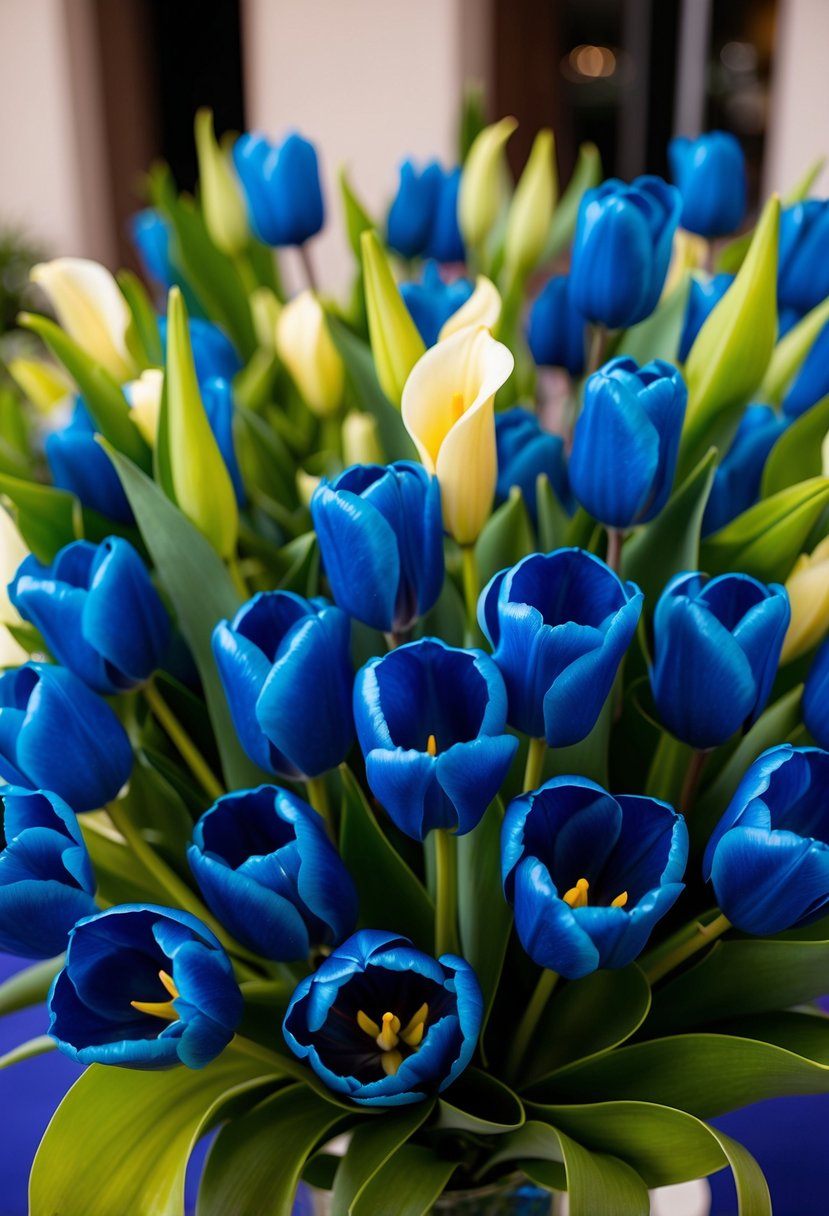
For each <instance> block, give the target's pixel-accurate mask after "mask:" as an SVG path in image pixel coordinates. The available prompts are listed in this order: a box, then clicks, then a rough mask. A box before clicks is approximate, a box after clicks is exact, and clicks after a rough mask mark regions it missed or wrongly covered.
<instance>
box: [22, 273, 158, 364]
mask: <svg viewBox="0 0 829 1216" xmlns="http://www.w3.org/2000/svg"><path fill="white" fill-rule="evenodd" d="M31 277H32V281H33V282H35V283H37V285H38V286H39V287H42V288H43V290H44V291H45V292H46V295H47V296H48V297H49V302H50V304H51V305H52V307H53V308H54V310H55V312H56V313H57V314H58V320H59V321H60V323H61V325H62V326H63V328H64V329H65V330H66V332H67V334H68V335H69V337H70V338H72V339H73V341H75V342H77V344H78V346H80V347H81V348H82V349H83V350H84V351H86V353H87V354H88V355H89V356H90V357H91V358H92V359H94V360H95V362H96V363H100V364H101V366H102V367H105V368H106V370H107V371H108V372H109V374H110V375H111V376H113V377H114V378H115V379H116V380H117V381H118V382H119V384H120V383H122V382H123V381H124V380H131V379H132V378H133V376H134V375H135V374H136V372H137V371H138V369H137V367H136V365H135V361H134V359H133V357H132V355H131V354H130V352H129V349H128V347H127V330H128V329H129V326H130V321H131V315H130V310H129V308H128V307H127V302H126V300H125V299H124V297H123V296H122V294H121V291H120V288H119V287H118V284H117V283H116V282H115V279H114V278H113V277H112V275H111V274H110V272H109V271H108V270H107V269H106V267H105V266H101V265H100V264H99V263H98V262H92V261H89V260H88V259H87V258H55V259H54V261H51V262H41V263H39V264H38V265H37V266H34V267H33V268H32V272H31Z"/></svg>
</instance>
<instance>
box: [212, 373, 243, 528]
mask: <svg viewBox="0 0 829 1216" xmlns="http://www.w3.org/2000/svg"><path fill="white" fill-rule="evenodd" d="M201 398H202V403H203V405H204V412H205V413H206V414H207V421H208V422H209V423H210V429H211V431H212V432H213V437H214V439H215V440H216V443H217V445H218V448H219V451H220V452H221V454H222V459H223V460H224V462H225V465H226V466H227V471H228V473H229V474H230V480H231V481H232V482H233V491H234V493H235V495H236V501H237V503H238V504H239V506H240V507H243V506H244V505H245V500H246V498H247V494H246V492H245V483H244V481H243V480H242V471H241V469H240V468H239V461H238V459H237V456H236V443H235V441H234V438H233V417H234V414H235V410H236V406H235V402H234V399H233V388H232V387H231V384H230V381H229V380H224V379H222V378H221V377H220V376H211V377H210V378H209V379H207V380H204V381H203V382H202V384H201Z"/></svg>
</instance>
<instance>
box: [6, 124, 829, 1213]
mask: <svg viewBox="0 0 829 1216" xmlns="http://www.w3.org/2000/svg"><path fill="white" fill-rule="evenodd" d="M514 126H515V123H514V122H513V121H512V120H511V119H504V120H502V121H500V122H497V123H495V124H494V125H491V126H482V125H481V123H480V122H478V123H477V124H476V123H475V122H474V121H472V116H471V112H470V116H469V121H467V122H466V123H465V124H464V130H465V132H466V137H465V142H464V147H463V148H462V155H461V162H462V163H461V167H457V168H453V169H451V170H449V171H447V170H445V169H444V168H443V167H441V166H440V165H439V164H437V163H431V164H428V165H426V166H422V167H421V166H416V165H414V164H412V163H411V162H409V161H407V162H405V163H404V164H403V166H402V169H401V171H400V184H399V188H398V190H397V193H396V195H395V197H394V199H393V201H392V203H391V207H390V210H389V212H388V214H387V216H385V217H373V216H370V215H369V214H368V212H367V210H366V208H365V206H364V205H363V204H362V203H361V201H360V199H359V197H358V195H357V193H355V190H354V187H353V186H352V184H351V181H350V180H349V177H348V176H347V175H346V174H345V173H343V174H342V175H341V176H340V198H339V204H340V206H339V208H338V210H339V211H340V214H341V216H342V217H343V218H344V222H345V228H346V231H347V234H348V239H349V241H350V243H351V246H352V249H353V251H354V257H355V278H354V287H353V291H352V293H351V295H350V298H349V300H348V302H347V303H342V302H337V301H335V300H333V299H331V298H329V297H328V296H327V295H326V294H325V293H324V292H323V291H322V290H321V289H320V288H319V287H318V286H317V283H316V280H315V271H314V266H313V237H314V236H315V234H316V233H317V232H318V231H319V230H320V228H321V227H322V224H323V218H324V204H323V197H322V192H321V188H320V178H319V172H318V163H317V155H316V151H315V149H314V147H313V145H312V144H310V143H309V142H307V141H306V140H305V139H304V138H302V137H300V136H299V135H296V134H291V135H289V136H288V137H287V138H286V139H285V140H284V142H282V143H281V144H278V145H272V144H271V143H269V142H268V140H267V139H266V138H265V137H264V136H262V135H255V134H254V135H250V134H248V135H243V136H241V137H240V138H239V139H238V140H236V141H235V143H232V146H228V145H227V144H226V143H222V144H219V143H218V142H217V140H216V138H215V136H214V131H213V124H212V118H211V116H210V114H209V113H206V112H205V113H200V114H199V115H198V117H197V121H196V142H197V148H198V154H199V162H200V180H201V185H200V190H199V194H198V197H197V198H196V199H194V198H190V197H187V196H183V195H180V194H178V193H177V191H176V189H175V186H174V183H173V181H172V180H171V177H170V174H169V172H168V171H167V170H165V169H164V168H163V167H157V168H155V169H154V170H153V171H152V172H151V174H150V176H149V178H148V191H149V197H150V201H151V204H152V205H151V206H150V207H149V208H148V209H147V210H145V211H143V212H141V213H140V214H139V215H138V216H137V217H136V218H135V221H134V236H135V240H136V244H137V247H138V249H139V251H140V253H141V255H142V258H143V262H144V264H145V267H146V285H145V284H144V283H143V282H142V281H141V280H140V279H139V278H138V277H137V276H136V275H134V274H132V273H129V272H124V273H121V274H119V275H117V276H116V277H112V276H111V275H110V273H109V272H108V271H107V270H106V269H104V268H103V267H102V266H99V265H96V264H94V263H91V262H88V261H83V260H79V259H71V258H62V259H58V260H56V261H52V262H47V263H44V264H41V265H39V266H37V267H36V268H35V269H34V270H33V272H32V279H33V280H34V282H35V283H36V284H37V285H39V287H40V288H41V289H42V292H43V296H44V297H45V302H46V303H48V305H49V306H50V308H51V310H52V311H53V313H54V315H55V316H56V318H57V320H55V319H53V318H52V317H50V316H48V315H46V313H45V312H40V313H35V312H31V313H28V314H25V315H23V316H22V317H21V319H20V323H21V325H22V326H23V327H24V328H25V329H27V330H29V331H30V332H31V334H32V335H34V336H35V337H36V338H37V339H39V340H40V343H41V345H40V347H39V348H38V350H36V351H29V352H23V353H19V354H18V355H17V356H16V357H15V358H13V359H11V360H10V363H9V372H10V374H11V377H12V379H13V381H14V384H15V385H16V386H18V388H19V391H17V390H12V389H10V388H8V387H7V388H6V389H5V390H4V393H3V397H2V445H1V446H0V494H2V496H3V502H4V505H5V509H0V526H1V527H2V531H3V548H2V557H3V562H4V566H5V573H4V578H3V582H4V584H5V583H8V597H7V598H5V601H4V609H3V616H2V635H1V636H2V646H3V666H4V671H3V673H2V675H0V774H1V775H2V777H3V779H4V781H5V783H6V784H5V785H4V786H3V787H2V789H0V806H2V821H1V822H2V835H0V843H2V853H1V854H0V946H1V947H2V948H3V949H4V950H7V951H12V952H14V953H16V954H19V955H21V956H23V957H25V958H28V959H30V960H34V961H33V962H32V963H31V965H30V966H29V967H28V968H27V969H26V970H24V971H23V972H21V973H20V974H19V975H17V976H16V977H15V978H14V979H13V980H11V981H9V982H7V983H6V984H5V985H4V986H3V987H2V988H0V1010H2V1012H9V1011H11V1010H13V1009H16V1008H20V1007H21V1006H23V1005H26V1004H34V1003H36V1002H38V1001H41V1000H43V999H44V998H45V997H47V994H48V998H47V1003H48V1012H49V1022H48V1026H47V1025H44V1035H43V1036H42V1037H39V1038H37V1039H35V1040H34V1041H32V1042H29V1043H24V1044H21V1046H20V1047H19V1048H18V1049H16V1050H15V1051H13V1052H11V1054H10V1055H9V1056H7V1057H6V1058H5V1059H4V1060H3V1061H2V1063H3V1065H4V1066H12V1065H14V1063H15V1062H16V1061H19V1060H23V1059H26V1058H28V1057H30V1056H32V1055H34V1054H36V1053H39V1052H43V1051H46V1050H50V1049H52V1048H55V1047H57V1048H58V1049H59V1050H60V1051H62V1052H64V1053H66V1054H67V1055H68V1056H70V1057H71V1058H72V1059H74V1060H76V1061H79V1062H80V1063H82V1064H84V1065H88V1066H89V1067H87V1068H86V1070H85V1071H84V1072H83V1073H82V1075H81V1076H80V1078H79V1079H78V1081H77V1083H76V1084H75V1085H74V1086H73V1088H72V1089H71V1090H70V1092H69V1093H68V1094H67V1096H66V1098H65V1099H64V1101H63V1102H62V1103H61V1105H60V1106H59V1108H58V1109H57V1111H56V1112H55V1113H54V1116H53V1118H52V1120H51V1123H50V1124H49V1127H48V1129H47V1131H46V1133H45V1136H44V1138H43V1141H42V1143H41V1146H40V1149H39V1151H38V1153H37V1157H36V1160H35V1162H34V1167H33V1171H32V1177H31V1212H32V1213H33V1216H51V1214H52V1213H55V1212H60V1213H61V1214H62V1216H112V1214H113V1213H126V1212H129V1213H131V1214H136V1216H141V1214H143V1216H161V1214H170V1216H173V1214H175V1213H181V1212H182V1210H183V1203H184V1199H183V1195H184V1178H185V1171H186V1169H187V1164H188V1159H189V1157H190V1155H191V1152H192V1150H193V1148H194V1146H195V1144H196V1143H197V1141H198V1140H199V1139H201V1138H202V1137H204V1136H205V1135H206V1134H207V1133H208V1132H213V1133H214V1138H213V1140H212V1144H211V1146H210V1149H209V1153H208V1156H207V1158H206V1164H205V1165H204V1168H203V1171H202V1174H201V1178H200V1180H199V1198H198V1212H199V1213H200V1216H227V1214H228V1213H234V1216H260V1214H261V1213H264V1212H269V1213H278V1214H280V1216H282V1214H285V1216H287V1214H288V1213H291V1212H292V1211H297V1212H309V1211H319V1212H322V1211H328V1212H331V1213H334V1214H338V1216H345V1214H346V1213H350V1214H352V1216H373V1214H378V1216H382V1214H385V1213H392V1212H393V1213H395V1214H398V1216H421V1214H423V1213H427V1212H429V1211H432V1210H440V1211H444V1212H451V1211H457V1212H463V1211H465V1212H468V1213H486V1212H490V1213H494V1212H510V1211H514V1212H521V1213H525V1214H531V1213H532V1214H534V1213H539V1214H540V1213H544V1212H550V1211H551V1210H552V1204H553V1202H554V1197H555V1195H556V1194H557V1193H560V1192H563V1191H565V1190H566V1191H567V1192H568V1193H569V1211H570V1212H571V1213H572V1214H573V1216H596V1214H597V1213H611V1212H612V1213H614V1216H634V1214H638V1213H645V1212H647V1211H648V1207H649V1200H648V1190H649V1188H652V1187H658V1186H661V1185H664V1184H669V1183H674V1182H681V1181H684V1180H689V1179H695V1178H698V1177H700V1176H704V1175H707V1174H710V1173H712V1172H714V1171H717V1170H719V1169H722V1168H724V1167H729V1168H730V1169H731V1170H732V1171H733V1175H734V1178H735V1180H736V1186H737V1194H738V1198H739V1205H740V1212H741V1213H743V1214H744V1216H760V1214H762V1213H766V1212H769V1211H770V1204H769V1196H768V1190H767V1187H766V1185H765V1182H764V1179H763V1177H762V1174H761V1172H760V1170H759V1168H758V1166H757V1165H756V1163H755V1162H754V1161H753V1159H752V1158H751V1157H750V1156H749V1154H748V1153H747V1152H746V1150H745V1149H744V1148H742V1147H741V1145H739V1144H738V1143H735V1142H734V1141H733V1140H731V1139H730V1138H729V1137H728V1136H727V1135H725V1134H724V1133H723V1132H722V1131H720V1130H718V1128H717V1127H716V1126H714V1125H712V1124H711V1123H709V1122H708V1121H707V1120H708V1119H709V1118H711V1117H713V1116H716V1115H718V1114H721V1113H723V1112H725V1111H728V1110H730V1109H733V1108H735V1107H737V1106H741V1105H743V1104H745V1103H749V1102H752V1101H754V1100H757V1099H761V1098H766V1097H769V1096H772V1095H777V1094H793V1093H805V1092H825V1091H826V1090H827V1089H829V1070H828V1069H827V1062H829V1024H827V1021H826V1017H825V1014H824V1013H823V1012H822V1011H821V1009H820V1007H819V1005H818V1003H817V1001H818V998H819V997H820V996H821V994H823V993H825V992H826V991H827V990H829V751H827V750H824V749H823V745H824V744H826V746H827V748H829V700H827V693H828V692H829V643H823V644H821V643H822V638H823V634H824V633H825V632H826V631H827V627H829V549H827V546H829V479H827V477H826V476H825V475H824V468H825V464H826V457H825V455H824V453H823V448H825V437H826V434H827V432H828V431H829V395H827V394H829V374H827V366H829V365H827V362H826V354H825V352H826V346H827V342H829V273H827V267H829V257H827V242H828V241H829V202H823V201H818V200H815V199H810V198H808V197H806V196H807V195H808V191H809V188H810V184H811V181H812V180H813V174H811V175H808V176H807V177H806V178H805V179H804V181H803V182H802V183H801V184H800V186H799V187H797V188H796V190H795V191H794V192H793V193H792V194H791V195H790V196H788V198H787V199H786V200H785V201H784V202H783V203H781V201H780V199H778V198H777V197H774V198H772V199H770V200H769V201H768V202H767V203H766V205H765V207H764V208H763V210H762V214H761V215H760V216H759V219H758V221H757V223H756V226H754V227H753V228H750V229H747V230H745V231H744V232H742V234H741V235H738V236H734V233H735V231H736V230H738V229H739V228H740V227H741V226H744V224H745V210H746V197H745V186H744V181H745V172H744V166H743V163H742V157H741V153H740V149H739V146H738V145H737V144H736V141H734V139H733V138H732V137H730V136H728V135H725V134H723V133H717V132H714V133H712V134H709V135H705V136H703V137H702V138H700V139H699V140H697V141H694V142H689V141H686V140H677V141H675V142H674V143H673V144H672V146H671V161H672V173H673V178H674V182H675V184H668V183H667V182H665V181H663V180H662V179H660V178H657V177H640V178H638V179H637V180H636V181H634V182H633V183H631V184H625V183H623V182H621V181H617V180H608V181H603V182H601V181H600V167H599V162H598V156H597V154H596V151H595V148H593V147H591V146H589V145H588V146H585V147H583V148H582V150H581V153H580V155H579V159H578V163H577V166H576V169H575V171H574V173H573V176H572V178H571V180H570V182H569V184H568V185H567V188H566V189H565V190H564V191H563V193H562V194H561V196H560V197H558V195H559V191H558V186H557V180H556V172H555V153H554V145H553V136H552V133H551V132H550V131H542V132H540V133H539V134H538V136H537V138H536V140H535V143H534V145H533V148H532V151H531V154H530V157H529V159H528V161H527V164H526V167H525V168H524V170H523V172H522V174H521V176H520V179H519V180H518V182H517V184H516V185H515V187H514V189H513V188H511V187H508V186H507V185H506V182H507V180H508V175H507V173H506V164H505V147H506V144H507V141H508V139H509V137H510V135H511V133H512V131H513V129H514ZM275 250H278V254H276V253H275V252H274V251H275ZM713 267H716V268H717V273H712V268H713ZM283 269H287V270H290V271H297V270H301V272H302V273H303V274H304V275H305V277H306V280H307V285H306V286H305V287H304V288H303V289H302V290H300V291H299V292H295V293H293V294H290V293H287V292H286V291H285V289H284V288H283V285H282V278H281V271H282V270H283ZM553 270H556V271H558V273H555V274H553V275H552V277H551V272H552V271H553ZM530 301H531V302H530ZM33 340H34V339H33ZM67 402H68V404H67ZM67 411H68V412H67Z"/></svg>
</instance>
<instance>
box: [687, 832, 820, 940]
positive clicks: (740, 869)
mask: <svg viewBox="0 0 829 1216" xmlns="http://www.w3.org/2000/svg"><path fill="white" fill-rule="evenodd" d="M711 882H712V883H713V886H714V891H715V893H716V896H717V901H718V903H719V905H720V907H721V908H722V910H723V912H724V914H725V915H726V916H727V917H728V919H729V920H730V921H731V922H732V924H734V925H735V926H736V927H737V928H738V929H742V930H743V931H744V932H745V933H753V934H757V935H758V936H763V937H765V936H768V935H769V934H772V933H780V932H782V931H783V930H784V929H789V928H793V927H794V926H796V925H798V924H802V923H805V922H806V921H807V920H809V919H811V918H812V916H813V915H814V914H815V913H818V912H820V911H822V910H823V908H824V907H825V905H826V903H827V902H829V847H827V846H826V845H824V844H820V843H816V842H815V841H813V840H808V839H805V840H804V839H803V838H802V837H800V836H796V835H795V834H794V833H793V832H782V831H777V832H766V831H763V830H762V829H759V828H742V827H738V828H732V829H731V831H729V832H726V833H725V835H724V836H723V837H722V839H721V840H720V842H719V844H718V845H717V847H716V850H715V852H714V856H713V861H712V865H711Z"/></svg>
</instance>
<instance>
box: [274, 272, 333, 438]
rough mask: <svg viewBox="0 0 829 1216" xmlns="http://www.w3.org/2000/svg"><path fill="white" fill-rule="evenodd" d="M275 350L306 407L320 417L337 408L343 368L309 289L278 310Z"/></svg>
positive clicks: (317, 301) (323, 318)
mask: <svg viewBox="0 0 829 1216" xmlns="http://www.w3.org/2000/svg"><path fill="white" fill-rule="evenodd" d="M276 349H277V353H278V355H279V357H280V359H281V360H282V362H283V363H284V364H285V366H286V367H287V369H288V371H289V372H290V374H291V378H292V380H293V381H294V383H295V384H296V386H297V388H298V389H299V391H300V393H301V394H302V396H303V398H304V400H305V402H306V404H307V405H308V407H309V409H311V410H313V412H314V413H315V414H317V415H318V416H319V417H321V418H324V417H326V416H327V415H328V414H332V413H333V412H334V411H335V410H336V409H338V407H339V406H340V404H341V402H342V398H343V384H344V379H345V368H344V367H343V361H342V359H341V358H340V356H339V354H338V352H337V348H336V346H335V345H334V343H333V341H332V338H331V334H330V333H329V332H328V325H327V323H326V320H325V313H324V311H323V308H322V305H321V304H320V302H319V300H318V299H317V297H316V296H315V295H314V293H313V292H312V291H302V292H300V293H299V295H298V296H294V298H293V299H292V300H291V301H290V302H289V303H287V304H286V305H285V306H284V308H283V309H282V311H281V312H280V314H279V318H278V320H277V322H276Z"/></svg>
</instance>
